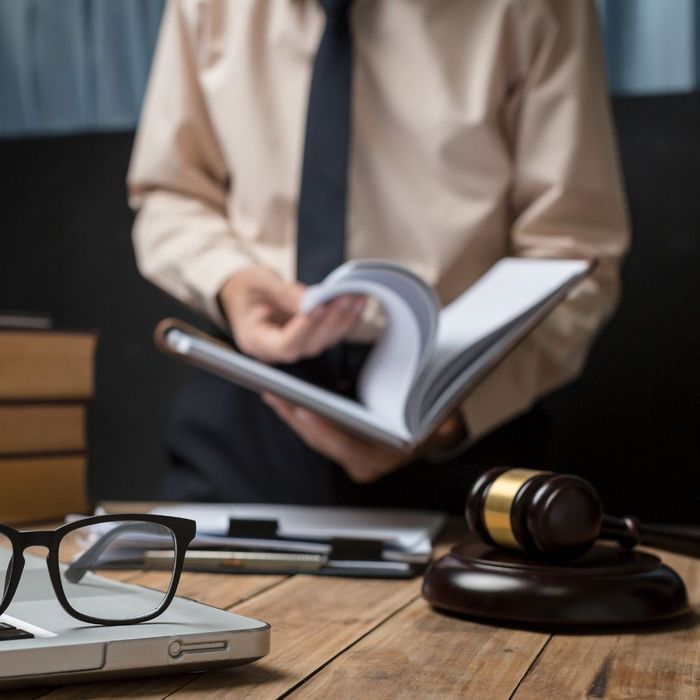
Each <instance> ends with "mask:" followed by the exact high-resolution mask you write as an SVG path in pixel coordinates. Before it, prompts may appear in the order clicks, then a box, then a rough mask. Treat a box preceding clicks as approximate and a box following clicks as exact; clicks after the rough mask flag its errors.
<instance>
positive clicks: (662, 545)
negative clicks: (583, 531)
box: [600, 515, 700, 559]
mask: <svg viewBox="0 0 700 700" xmlns="http://www.w3.org/2000/svg"><path fill="white" fill-rule="evenodd" d="M600 536H601V537H602V538H604V539H612V540H615V541H617V542H619V543H620V544H621V545H622V546H623V547H634V546H636V545H638V544H643V545H647V546H649V547H657V548H658V549H664V550H666V551H667V552H676V553H677V554H685V555H686V556H689V557H695V558H698V559H700V528H693V527H683V526H682V525H644V524H643V523H640V522H639V521H638V520H637V519H636V518H631V517H627V518H613V517H612V516H610V515H604V516H603V522H602V525H601V528H600Z"/></svg>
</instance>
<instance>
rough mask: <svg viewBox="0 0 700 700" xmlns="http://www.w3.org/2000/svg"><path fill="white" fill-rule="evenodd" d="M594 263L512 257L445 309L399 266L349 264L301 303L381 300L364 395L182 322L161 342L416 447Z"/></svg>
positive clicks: (170, 324)
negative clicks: (380, 323)
mask: <svg viewBox="0 0 700 700" xmlns="http://www.w3.org/2000/svg"><path fill="white" fill-rule="evenodd" d="M590 267H591V263H590V261H587V260H552V259H546V260H542V259H532V258H504V259H503V260H500V261H499V262H498V263H496V264H495V265H494V266H493V267H492V268H491V269H490V270H489V271H488V272H487V273H486V274H485V275H484V276H483V277H482V278H481V279H479V280H478V281H477V282H476V283H475V284H474V285H472V286H471V287H470V288H469V289H467V290H466V291H465V292H464V293H463V294H462V295H460V296H459V297H457V299H455V300H454V301H453V302H452V303H451V304H449V305H448V306H446V307H445V308H444V309H443V310H442V311H441V310H440V305H439V302H438V300H437V298H436V296H435V294H434V292H433V290H432V289H431V288H430V287H429V286H427V285H426V284H425V283H424V282H423V281H422V280H421V279H420V278H419V277H417V276H416V275H414V274H413V273H412V272H410V271H409V270H407V269H406V268H404V267H402V266H400V265H397V264H395V263H391V262H386V261H381V260H357V261H351V262H348V263H345V264H344V265H341V266H340V267H339V268H337V269H336V270H335V271H334V272H332V273H331V274H330V275H328V277H326V279H325V280H324V281H323V282H322V283H321V284H319V285H316V286H313V287H310V288H309V289H308V290H307V292H306V294H305V296H304V299H303V308H302V310H303V311H305V312H309V311H311V310H312V309H313V308H315V307H317V306H319V305H321V304H324V303H326V302H328V301H330V300H331V299H333V298H334V297H337V296H340V295H342V294H365V295H369V296H373V297H375V298H376V299H377V300H378V301H379V302H380V303H381V305H382V307H383V309H384V313H385V316H386V319H387V324H386V328H385V330H384V331H383V333H382V335H381V337H380V338H379V339H378V341H377V342H376V343H375V345H374V347H373V348H372V350H371V352H370V354H369V356H368V358H367V361H366V362H365V364H364V365H363V367H362V369H361V372H360V376H359V378H358V385H357V397H358V400H357V401H354V400H352V399H349V398H346V397H344V396H340V395H338V394H335V393H333V392H332V391H328V390H326V389H323V388H321V387H318V386H315V385H313V384H310V383H309V382H306V381H304V380H302V379H299V378H297V377H293V376H291V375H290V374H288V373H286V372H285V371H283V370H281V369H278V368H275V367H271V366H269V365H265V364H263V363H262V362H259V361H257V360H254V359H252V358H251V357H247V356H245V355H242V354H241V353H239V352H237V351H236V350H234V349H233V348H232V347H230V346H227V345H226V344H225V343H222V342H220V341H217V340H215V339H213V338H210V337H209V336H207V335H205V334H203V333H201V332H200V331H198V330H195V329H193V328H191V327H189V326H187V325H186V324H183V323H180V322H179V321H176V320H172V319H166V320H164V321H162V322H161V323H160V324H159V325H158V328H157V329H156V342H157V343H158V345H159V346H160V347H161V349H164V350H166V351H167V352H169V353H171V354H175V355H179V356H180V357H182V358H183V359H185V360H187V361H188V362H190V363H192V364H194V365H197V366H199V367H202V368H204V369H207V370H209V371H211V372H214V373H215V374H218V375H220V376H222V377H224V378H225V379H228V380H230V381H232V382H236V383H237V384H240V385H242V386H244V387H247V388H249V389H253V390H254V391H258V392H263V391H265V392H269V393H271V394H275V395H277V396H280V397H281V398H283V399H287V400H289V401H292V402H294V403H296V404H298V405H301V406H304V407H306V408H308V409H310V410H312V411H315V412H316V413H319V414H320V415H322V416H325V417H326V418H328V419H330V420H331V421H333V422H335V423H336V424H339V425H341V426H343V427H345V428H348V429H349V430H351V431H353V432H354V433H356V434H359V435H361V436H364V437H366V438H369V439H371V440H374V441H377V442H380V443H382V444H385V445H388V446H393V447H396V448H399V449H403V450H410V449H411V448H413V447H414V446H415V445H417V444H419V443H420V442H422V441H423V440H424V439H425V438H426V437H428V435H430V433H431V432H432V431H433V430H434V429H435V428H436V427H437V425H439V423H440V421H441V420H443V419H444V418H445V417H446V416H447V414H448V413H449V412H450V411H451V410H452V409H453V408H454V407H455V405H456V404H458V403H459V401H460V400H462V399H463V398H464V397H466V396H467V395H468V394H469V392H470V391H471V390H473V389H474V388H475V387H476V385H477V384H478V382H479V381H481V380H482V379H483V378H484V377H485V376H486V375H487V374H488V373H489V371H490V370H491V369H493V367H494V366H495V364H496V363H497V362H498V361H499V360H500V359H502V358H503V357H504V356H505V354H506V353H507V352H508V351H509V350H510V349H511V348H512V347H513V346H514V345H515V344H516V343H517V342H518V340H520V339H521V338H522V337H523V336H524V335H526V334H527V332H528V331H529V330H531V329H532V328H533V327H534V325H535V324H536V323H537V322H538V321H539V320H541V319H542V318H543V317H544V316H545V315H546V314H547V313H548V312H549V311H550V310H551V309H552V308H553V307H554V306H555V305H556V304H557V303H558V302H559V301H560V300H561V299H562V298H563V297H564V295H565V294H566V292H567V290H569V289H570V288H571V287H572V286H573V285H574V284H576V282H577V281H578V280H579V279H581V278H582V277H583V276H585V275H586V274H587V272H588V270H589V269H590Z"/></svg>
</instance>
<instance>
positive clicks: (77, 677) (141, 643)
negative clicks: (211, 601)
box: [0, 552, 270, 688]
mask: <svg viewBox="0 0 700 700" xmlns="http://www.w3.org/2000/svg"><path fill="white" fill-rule="evenodd" d="M0 556H3V554H2V552H0ZM25 559H26V564H25V569H24V573H23V575H22V580H21V583H20V586H19V589H18V590H17V593H16V594H15V597H14V599H13V601H12V603H11V605H10V606H9V608H8V609H7V610H6V612H5V613H4V614H3V615H0V622H4V623H6V624H9V625H12V626H14V627H17V628H19V629H22V630H25V631H26V632H28V633H30V634H32V635H33V636H32V637H31V638H28V639H3V640H0V688H7V687H18V686H22V685H34V684H45V683H51V682H53V683H67V682H71V681H87V680H101V679H107V678H110V677H120V676H136V675H153V674H162V673H176V672H182V671H188V670H192V671H195V670H203V669H207V668H212V667H216V666H235V665H240V664H244V663H248V662H250V661H254V660H256V659H259V658H260V657H262V656H264V655H265V654H267V652H268V651H269V646H270V626H269V625H268V624H267V623H265V622H261V621H259V620H254V619H252V618H248V617H243V616H241V615H235V614H233V613H229V612H226V611H224V610H220V609H218V608H214V607H211V606H209V605H204V604H202V603H197V602H195V601H192V600H188V599H186V598H179V597H176V598H175V599H174V600H173V602H172V604H171V605H170V607H169V608H168V609H167V610H166V611H165V612H164V613H163V614H162V615H160V616H159V617H157V618H156V619H154V620H151V621H149V622H142V623H139V624H135V625H119V626H100V625H90V624H86V623H83V622H80V621H79V620H76V619H74V618H73V617H71V616H70V615H69V614H68V613H66V612H65V611H64V610H63V608H62V607H61V605H60V603H59V602H58V600H56V597H55V594H54V591H53V587H52V586H51V582H50V580H49V577H48V572H47V569H46V563H45V561H44V559H43V558H40V557H35V556H31V555H28V556H26V557H25ZM89 576H90V577H91V580H90V582H89V583H90V585H89V586H88V587H86V591H87V593H86V595H92V596H100V597H101V598H100V601H101V604H104V605H106V606H123V605H128V602H127V601H128V600H129V599H131V597H132V596H143V595H148V589H145V588H143V587H141V586H136V585H134V584H129V583H122V582H119V581H113V580H110V579H108V578H105V577H103V576H98V575H95V574H89Z"/></svg>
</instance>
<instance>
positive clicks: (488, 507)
mask: <svg viewBox="0 0 700 700" xmlns="http://www.w3.org/2000/svg"><path fill="white" fill-rule="evenodd" d="M547 473H548V472H543V471H535V470H534V469H509V470H508V471H506V472H503V474H501V475H500V476H499V477H497V478H496V480H495V481H494V482H493V483H492V484H491V486H490V488H489V490H488V492H487V494H486V502H485V503H484V525H485V526H486V530H487V531H488V533H489V535H490V536H491V539H492V540H493V541H494V542H495V543H496V544H498V545H500V546H501V547H507V548H508V549H520V545H519V544H518V540H517V539H516V538H515V533H514V532H513V524H512V522H511V518H510V514H511V509H512V507H513V501H514V500H515V497H516V496H517V495H518V491H520V489H521V488H522V487H523V486H524V485H525V484H526V483H527V482H528V481H530V479H532V478H534V477H535V476H538V475H539V474H547Z"/></svg>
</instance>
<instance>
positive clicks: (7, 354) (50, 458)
mask: <svg viewBox="0 0 700 700" xmlns="http://www.w3.org/2000/svg"><path fill="white" fill-rule="evenodd" d="M95 344H96V336H95V334H94V333H86V332H75V331H58V330H53V329H52V328H51V322H50V320H49V319H48V318H47V317H45V316H38V315H17V314H5V313H0V522H4V523H21V522H31V521H36V520H46V519H49V518H54V517H59V516H63V515H65V514H67V513H80V512H86V509H87V488H86V486H87V484H86V476H87V439H86V425H85V422H86V409H87V403H88V402H89V401H90V400H91V399H92V397H93V393H94V371H93V370H94V351H95Z"/></svg>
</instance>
